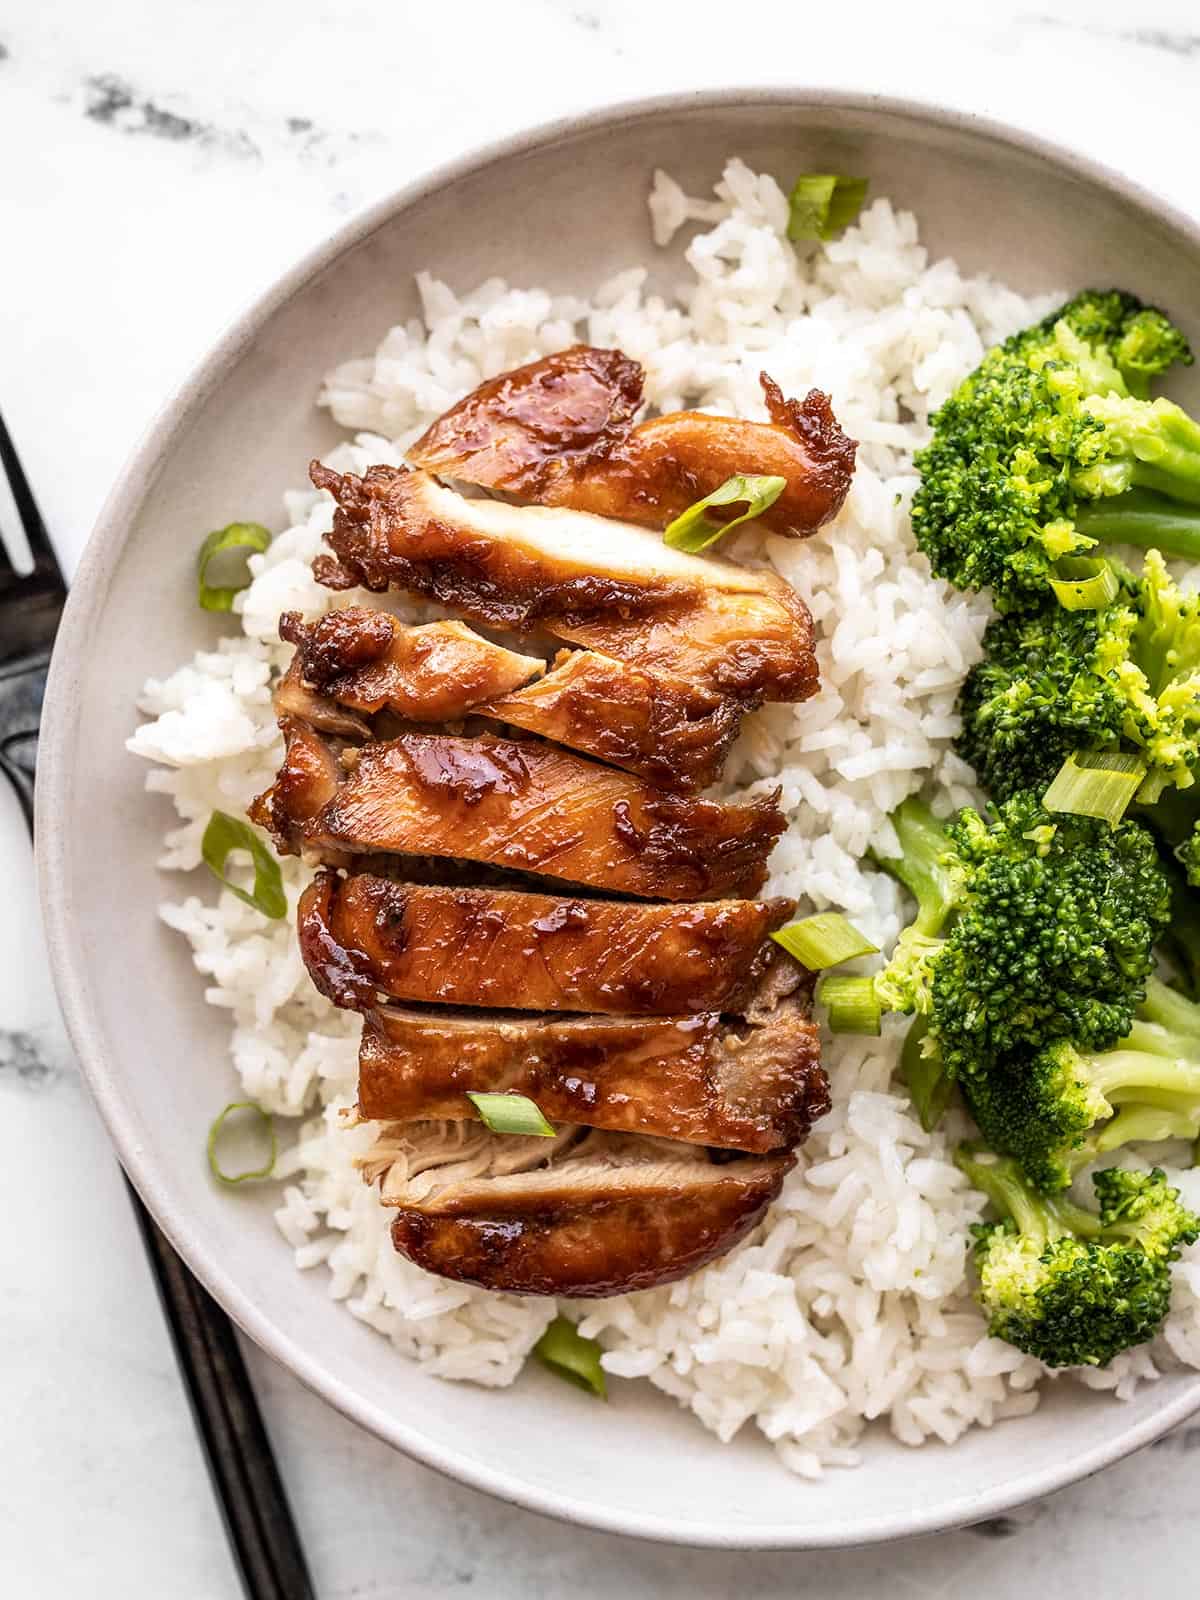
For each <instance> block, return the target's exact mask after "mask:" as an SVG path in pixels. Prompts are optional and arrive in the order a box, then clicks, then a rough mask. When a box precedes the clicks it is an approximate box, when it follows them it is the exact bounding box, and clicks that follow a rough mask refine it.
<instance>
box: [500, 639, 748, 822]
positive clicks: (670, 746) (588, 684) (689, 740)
mask: <svg viewBox="0 0 1200 1600" xmlns="http://www.w3.org/2000/svg"><path fill="white" fill-rule="evenodd" d="M475 710H476V712H477V714H478V715H480V716H484V717H494V718H496V720H497V721H500V722H507V723H510V724H511V725H512V726H513V727H516V728H522V729H524V731H525V732H527V733H536V734H538V735H540V737H541V738H543V739H553V740H554V741H555V742H556V743H558V744H565V745H566V746H567V747H568V748H569V749H571V750H581V751H583V753H584V754H585V755H589V756H595V757H596V758H597V759H598V760H600V761H606V762H608V763H609V764H610V765H612V766H614V767H624V769H625V770H626V771H627V772H636V773H637V774H638V776H639V777H642V778H646V779H648V780H649V781H650V782H651V783H655V784H657V785H658V786H659V788H661V789H674V790H678V791H679V792H681V793H685V794H686V793H694V792H695V791H696V790H699V789H707V788H708V786H709V785H710V784H712V783H715V782H716V781H717V779H718V778H719V777H720V775H721V769H722V767H723V766H724V764H725V757H726V755H727V754H728V751H729V747H730V745H731V744H732V743H733V741H734V739H736V738H737V734H738V729H739V727H740V726H741V719H742V712H743V711H744V710H745V707H744V706H743V705H742V704H741V703H740V702H738V701H736V700H731V699H730V698H728V696H726V695H721V694H717V693H715V692H714V691H713V690H711V689H704V688H699V687H695V686H693V685H689V684H684V683H680V682H678V681H677V680H675V679H672V678H667V677H664V676H663V675H662V674H661V673H651V672H643V671H642V669H641V668H640V667H635V666H631V665H630V664H629V662H626V661H615V660H614V659H613V658H612V656H605V655H601V654H600V653H599V652H598V651H595V650H570V651H563V652H562V653H561V654H560V655H559V657H558V658H557V659H556V660H555V663H554V665H553V667H552V668H551V670H550V671H549V672H548V673H547V674H546V676H545V677H544V678H540V679H538V680H536V681H535V682H533V683H530V684H527V685H526V686H525V687H524V688H521V689H515V690H514V691H513V692H512V693H510V694H506V695H502V696H501V697H500V698H499V699H498V700H489V701H487V702H486V703H485V704H483V705H480V706H476V708H475Z"/></svg>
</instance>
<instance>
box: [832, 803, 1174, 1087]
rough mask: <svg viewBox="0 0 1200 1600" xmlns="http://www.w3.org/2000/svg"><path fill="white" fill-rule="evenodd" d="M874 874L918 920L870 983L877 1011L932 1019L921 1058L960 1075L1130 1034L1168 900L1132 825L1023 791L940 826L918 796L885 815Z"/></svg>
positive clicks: (1154, 857)
mask: <svg viewBox="0 0 1200 1600" xmlns="http://www.w3.org/2000/svg"><path fill="white" fill-rule="evenodd" d="M892 821H893V824H894V826H895V828H896V833H897V836H898V839H899V842H900V847H901V852H902V853H901V855H900V856H898V857H889V858H885V859H880V860H878V865H879V866H881V867H882V868H883V869H884V870H885V871H887V872H889V873H891V874H892V876H893V877H896V878H898V879H899V880H900V882H901V883H903V884H905V885H906V886H907V887H908V888H909V889H910V890H911V891H912V892H913V894H914V895H915V896H916V900H917V914H916V917H915V918H914V920H913V922H912V923H911V924H910V926H909V927H908V928H907V929H906V930H905V931H904V933H902V934H901V936H900V939H899V941H898V942H897V945H896V949H895V951H894V953H893V955H892V957H891V959H890V961H889V962H888V963H887V965H886V966H885V967H884V969H883V971H882V972H880V973H878V974H877V975H876V976H875V977H874V978H870V979H863V980H862V981H863V982H864V983H870V984H871V985H872V987H873V989H874V993H875V996H876V998H877V1000H878V1003H879V1005H880V1007H881V1008H882V1009H883V1010H885V1011H901V1012H908V1013H912V1012H917V1013H923V1014H925V1015H927V1017H928V1022H929V1027H928V1034H927V1037H926V1039H925V1040H924V1043H923V1046H922V1048H923V1050H924V1052H925V1054H926V1055H928V1054H930V1053H932V1052H936V1053H937V1056H938V1057H939V1059H940V1062H941V1066H942V1069H943V1071H945V1073H946V1074H947V1075H948V1076H949V1077H951V1078H957V1077H965V1076H968V1075H970V1074H972V1073H978V1072H982V1071H985V1070H987V1068H988V1067H989V1066H990V1065H991V1064H992V1063H993V1062H994V1061H996V1060H997V1059H1000V1058H1002V1057H1004V1056H1005V1055H1006V1054H1008V1053H1011V1052H1013V1051H1016V1050H1037V1049H1041V1048H1042V1047H1043V1046H1044V1045H1045V1044H1047V1043H1049V1042H1050V1041H1052V1040H1055V1039H1071V1040H1074V1041H1075V1042H1076V1043H1077V1044H1079V1046H1080V1047H1081V1048H1083V1049H1094V1050H1103V1049H1107V1048H1108V1047H1109V1046H1110V1045H1113V1044H1115V1043H1116V1041H1117V1040H1118V1039H1120V1038H1121V1037H1122V1036H1123V1035H1124V1034H1126V1033H1127V1032H1128V1031H1129V1028H1130V1026H1131V1024H1132V1022H1133V1012H1134V1007H1135V1006H1136V1005H1137V1004H1138V1002H1139V1001H1140V1000H1141V999H1142V998H1143V996H1144V994H1145V981H1146V978H1147V977H1148V976H1149V973H1150V970H1151V965H1152V956H1151V951H1152V947H1153V944H1154V941H1155V939H1156V938H1158V936H1159V934H1160V933H1161V932H1162V930H1163V928H1164V927H1165V925H1166V922H1167V917H1168V914H1169V902H1170V893H1169V886H1168V882H1167V878H1166V874H1165V873H1164V872H1163V870H1162V867H1161V866H1160V864H1159V860H1158V853H1157V850H1156V848H1155V845H1154V841H1153V839H1152V837H1151V835H1150V833H1149V832H1148V830H1147V829H1145V828H1144V827H1142V826H1141V825H1140V824H1139V823H1136V822H1130V821H1126V822H1122V823H1120V824H1119V825H1118V826H1117V827H1116V828H1110V827H1109V826H1108V824H1107V823H1104V822H1099V821H1096V820H1095V819H1093V818H1090V817H1077V816H1070V815H1053V816H1052V815H1051V814H1050V813H1048V812H1047V811H1046V810H1045V809H1044V808H1043V807H1042V805H1041V802H1040V801H1039V800H1038V799H1037V798H1036V796H1034V795H1033V794H1030V793H1020V794H1017V795H1014V796H1013V797H1012V798H1011V799H1009V800H1008V801H1007V802H1006V803H1005V804H1004V805H1003V806H1001V807H1000V808H999V810H998V812H997V813H996V816H995V819H994V820H993V821H991V822H989V821H986V820H985V819H984V818H983V817H981V816H980V815H979V813H978V812H976V811H972V810H970V809H969V808H968V809H966V810H964V811H962V812H960V813H959V815H958V816H957V817H956V818H955V819H954V820H953V821H951V822H949V823H943V822H940V821H939V820H938V819H937V818H936V817H935V816H934V815H933V813H932V812H931V811H930V810H929V808H928V807H927V806H926V805H924V804H923V802H921V801H920V800H917V799H911V800H906V801H905V802H904V804H903V805H902V806H901V807H900V808H899V809H898V811H897V812H895V813H894V815H893V818H892Z"/></svg>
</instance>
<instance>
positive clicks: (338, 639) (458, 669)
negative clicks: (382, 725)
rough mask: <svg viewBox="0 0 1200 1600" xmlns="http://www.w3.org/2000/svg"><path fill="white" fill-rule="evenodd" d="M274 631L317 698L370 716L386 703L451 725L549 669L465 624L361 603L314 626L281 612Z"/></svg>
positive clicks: (412, 716)
mask: <svg viewBox="0 0 1200 1600" xmlns="http://www.w3.org/2000/svg"><path fill="white" fill-rule="evenodd" d="M279 636H280V638H281V639H286V640H287V641H288V643H289V644H294V645H295V646H296V657H295V662H293V666H295V665H296V663H299V681H300V684H301V685H302V686H303V687H304V688H306V689H308V690H311V691H312V692H313V694H314V695H315V696H316V697H317V698H318V700H319V701H325V702H332V703H333V704H334V705H335V706H341V707H344V708H348V709H349V710H350V711H358V712H365V713H367V714H368V715H373V714H374V713H375V712H377V711H382V710H383V709H384V708H385V707H386V708H387V709H388V710H389V711H393V712H395V714H396V715H397V716H399V717H403V718H405V719H406V720H407V721H410V722H456V721H458V720H460V719H461V718H462V717H464V716H466V715H467V714H468V712H470V711H471V710H472V709H473V708H474V707H475V706H476V705H478V704H479V703H480V702H481V701H486V700H494V699H495V698H496V697H497V696H504V695H506V694H509V693H511V691H512V690H514V689H518V688H520V686H521V685H522V684H526V683H528V682H529V681H530V679H531V678H536V677H538V676H540V674H541V673H543V672H544V671H545V670H546V663H545V662H544V661H543V660H542V659H541V658H540V657H538V656H523V655H518V654H517V653H516V652H515V651H513V650H506V649H504V648H503V646H502V645H498V644H493V643H492V642H491V640H490V639H484V638H481V636H480V635H479V634H477V633H475V632H473V631H472V629H470V628H468V627H467V626H466V625H465V623H462V622H427V623H424V624H422V625H421V626H419V627H405V626H403V624H401V623H399V622H397V621H396V619H395V618H394V617H391V616H389V615H388V614H387V612H386V611H370V610H368V609H367V608H365V607H363V606H347V607H346V608H345V609H344V610H341V611H330V612H328V613H327V614H326V615H325V616H323V617H321V618H320V619H319V620H318V621H316V622H312V623H306V622H304V621H303V619H302V618H301V616H300V613H299V612H298V611H285V612H284V614H283V616H282V617H280V619H279ZM313 720H315V719H313ZM358 720H359V726H360V727H361V728H363V729H364V731H369V730H366V725H365V724H364V723H362V721H361V719H358ZM329 731H331V732H341V731H342V729H340V728H335V727H330V729H329Z"/></svg>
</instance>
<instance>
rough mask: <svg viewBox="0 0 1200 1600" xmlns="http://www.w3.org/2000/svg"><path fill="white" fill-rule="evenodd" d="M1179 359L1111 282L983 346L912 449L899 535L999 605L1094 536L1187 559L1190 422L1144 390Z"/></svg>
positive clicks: (1194, 443) (1198, 483) (1192, 449)
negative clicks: (913, 487)
mask: <svg viewBox="0 0 1200 1600" xmlns="http://www.w3.org/2000/svg"><path fill="white" fill-rule="evenodd" d="M1190 361H1191V352H1190V350H1189V349H1188V346H1187V343H1186V341H1185V340H1184V338H1183V335H1182V334H1181V333H1179V331H1178V330H1177V329H1176V328H1174V327H1173V326H1172V324H1171V323H1170V322H1168V321H1167V319H1166V318H1165V317H1164V315H1163V314H1162V312H1160V311H1156V310H1154V309H1153V308H1152V307H1147V306H1143V305H1142V304H1141V302H1140V301H1138V300H1136V299H1134V297H1133V296H1132V295H1126V294H1122V293H1120V292H1119V291H1116V290H1113V291H1110V292H1107V293H1101V292H1097V291H1089V292H1087V293H1084V294H1081V295H1077V296H1076V297H1075V299H1073V300H1070V301H1068V302H1067V304H1066V305H1064V306H1063V307H1061V308H1060V309H1059V310H1058V311H1056V312H1054V313H1053V314H1052V315H1051V316H1049V317H1046V318H1045V319H1044V320H1043V321H1042V322H1040V323H1038V324H1036V325H1035V326H1034V327H1032V328H1027V329H1025V330H1024V331H1023V332H1021V333H1018V334H1015V335H1014V336H1013V337H1012V338H1011V339H1008V340H1006V341H1005V343H1004V344H1002V345H1000V346H998V347H997V348H996V349H994V350H991V351H989V352H988V354H987V355H986V356H985V357H984V359H983V361H982V362H981V364H980V365H979V367H977V368H976V370H975V371H974V372H973V373H972V374H971V375H970V377H968V378H967V379H965V380H964V382H963V383H962V384H961V385H960V386H959V388H958V389H957V391H956V392H955V393H954V394H953V395H952V396H951V398H950V399H949V400H948V401H947V402H946V403H945V405H943V406H942V407H941V409H940V410H939V411H938V412H937V413H936V415H935V416H934V418H933V437H932V439H931V441H930V443H929V444H928V445H927V446H926V448H925V449H924V450H922V451H920V452H919V454H918V455H917V458H916V464H917V468H918V470H919V472H920V476H921V481H920V484H919V487H918V489H917V493H916V496H915V498H914V501H913V510H912V521H913V531H914V533H915V535H916V539H917V543H918V544H919V545H920V547H921V549H922V550H924V551H925V553H926V555H927V556H928V557H929V560H930V563H931V565H932V567H933V570H934V572H935V573H937V574H938V575H939V576H940V577H943V578H947V579H949V580H950V582H951V583H954V584H956V585H957V586H958V587H959V588H962V589H979V588H984V587H987V586H990V587H991V588H992V590H993V591H994V594H995V598H996V603H997V605H998V606H999V607H1000V608H1001V609H1006V608H1009V607H1011V606H1014V605H1017V604H1025V603H1027V602H1028V599H1029V598H1030V595H1031V593H1032V594H1033V595H1039V594H1041V593H1042V592H1043V591H1044V589H1045V584H1046V580H1047V579H1048V578H1049V577H1051V576H1053V575H1054V571H1055V563H1056V562H1057V561H1058V560H1059V559H1060V558H1061V557H1063V556H1069V555H1077V554H1079V553H1080V552H1083V551H1086V550H1089V549H1091V548H1093V547H1094V546H1095V545H1096V544H1097V543H1099V542H1109V543H1123V544H1135V545H1139V546H1142V547H1150V546H1154V547H1157V548H1159V549H1161V550H1164V551H1166V552H1167V554H1169V555H1179V556H1186V557H1188V558H1190V559H1200V425H1198V424H1197V423H1196V422H1194V421H1193V419H1192V418H1191V417H1189V416H1188V415H1187V413H1186V412H1184V411H1182V410H1181V409H1180V407H1179V406H1177V405H1174V404H1173V403H1172V402H1171V401H1169V400H1165V399H1158V400H1150V399H1148V398H1147V395H1148V392H1149V385H1150V381H1151V379H1153V378H1156V377H1158V376H1160V375H1161V374H1162V373H1163V372H1165V371H1166V370H1167V369H1168V368H1169V367H1170V366H1172V365H1173V364H1174V363H1176V362H1185V363H1186V362H1190Z"/></svg>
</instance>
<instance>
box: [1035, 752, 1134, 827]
mask: <svg viewBox="0 0 1200 1600" xmlns="http://www.w3.org/2000/svg"><path fill="white" fill-rule="evenodd" d="M1145 776H1146V766H1145V763H1144V762H1142V761H1139V760H1138V758H1137V757H1136V756H1130V755H1122V753H1121V752H1120V751H1119V750H1106V751H1101V752H1099V753H1093V752H1089V751H1085V750H1076V751H1075V753H1074V755H1069V756H1068V757H1067V759H1066V760H1065V761H1064V762H1063V764H1062V766H1061V767H1060V768H1059V769H1058V775H1057V776H1056V777H1055V779H1054V782H1053V783H1052V784H1051V785H1050V787H1049V788H1048V789H1047V790H1046V793H1045V794H1044V795H1043V796H1042V804H1043V805H1044V806H1045V808H1046V810H1047V811H1065V812H1067V813H1069V814H1070V815H1071V816H1074V817H1098V818H1099V819H1100V820H1101V821H1102V822H1107V823H1108V825H1109V827H1110V828H1115V827H1116V825H1117V823H1118V822H1120V820H1121V818H1122V817H1123V816H1124V815H1125V812H1126V810H1127V809H1128V806H1129V802H1130V801H1131V800H1132V799H1133V797H1134V795H1135V794H1136V793H1137V791H1138V788H1139V787H1140V785H1141V782H1142V779H1143V778H1144V777H1145Z"/></svg>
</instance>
